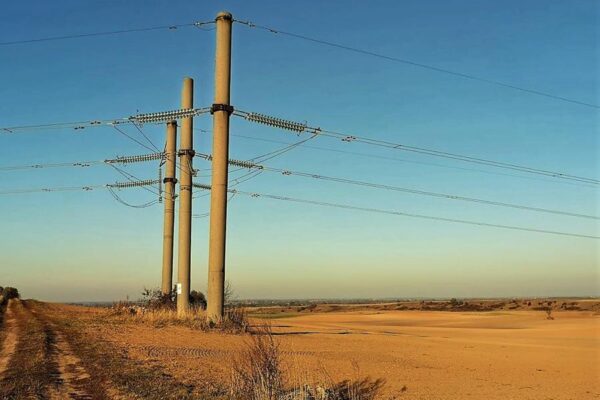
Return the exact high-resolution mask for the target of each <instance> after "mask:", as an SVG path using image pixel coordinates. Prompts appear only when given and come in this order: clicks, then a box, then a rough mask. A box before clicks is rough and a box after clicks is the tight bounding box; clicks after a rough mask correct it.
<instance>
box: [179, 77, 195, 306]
mask: <svg viewBox="0 0 600 400" xmlns="http://www.w3.org/2000/svg"><path fill="white" fill-rule="evenodd" d="M181 108H182V109H190V108H194V81H193V79H192V78H185V79H184V80H183V90H182V93H181ZM193 124H194V119H193V117H188V118H184V119H182V121H181V144H180V146H181V147H180V150H179V170H180V173H179V251H178V260H177V261H178V264H177V279H178V283H177V315H179V316H183V315H185V314H186V313H187V312H188V310H189V306H190V275H191V274H190V263H191V258H192V257H191V256H192V254H191V240H192V173H193V170H192V159H193V157H194V154H195V153H194V143H193V128H194V126H193Z"/></svg>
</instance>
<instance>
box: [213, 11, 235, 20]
mask: <svg viewBox="0 0 600 400" xmlns="http://www.w3.org/2000/svg"><path fill="white" fill-rule="evenodd" d="M220 19H224V20H228V21H231V20H233V15H231V13H230V12H229V11H221V12H220V13H218V14H217V17H216V18H215V21H218V20H220Z"/></svg>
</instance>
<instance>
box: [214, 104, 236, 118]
mask: <svg viewBox="0 0 600 400" xmlns="http://www.w3.org/2000/svg"><path fill="white" fill-rule="evenodd" d="M216 111H226V112H227V114H229V115H231V114H232V113H233V111H234V109H233V106H231V105H229V104H216V103H215V104H213V105H212V106H211V107H210V113H211V114H214V113H215V112H216Z"/></svg>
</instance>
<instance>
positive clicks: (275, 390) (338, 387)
mask: <svg viewBox="0 0 600 400" xmlns="http://www.w3.org/2000/svg"><path fill="white" fill-rule="evenodd" d="M359 372H360V371H359V368H358V366H357V365H355V375H356V376H355V378H353V379H348V380H344V381H342V382H337V383H335V382H334V380H333V379H332V378H331V376H330V375H329V374H328V373H327V371H326V370H325V369H322V370H321V371H318V374H317V376H315V373H314V371H306V370H304V369H301V368H299V367H298V365H297V364H295V365H293V366H292V367H288V368H286V367H285V366H284V364H283V361H282V359H281V350H280V346H279V343H278V342H277V341H276V339H275V337H274V336H273V334H272V331H271V328H270V327H269V326H268V325H267V326H265V327H261V328H260V329H259V330H258V331H256V332H255V333H254V334H253V335H252V336H251V337H250V340H249V341H248V342H247V343H246V348H245V349H244V350H243V351H242V352H241V353H240V355H239V356H238V357H237V358H236V359H235V360H234V362H233V365H232V367H231V381H230V385H229V394H230V397H231V399H233V400H375V399H378V398H379V395H380V393H381V390H382V388H383V387H384V385H385V380H384V379H375V380H373V379H371V378H369V377H362V378H361V377H359Z"/></svg>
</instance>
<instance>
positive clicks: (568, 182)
mask: <svg viewBox="0 0 600 400" xmlns="http://www.w3.org/2000/svg"><path fill="white" fill-rule="evenodd" d="M230 136H235V137H239V138H242V139H247V140H254V141H260V142H266V143H280V144H286V143H288V142H284V141H282V140H274V139H265V138H259V137H254V136H247V135H240V134H231V135H230ZM300 146H301V147H304V148H307V149H314V150H321V151H328V152H332V153H340V154H348V155H353V156H359V157H367V158H373V159H378V160H390V161H396V162H403V163H410V164H419V165H428V166H433V167H438V168H447V169H457V170H462V171H472V172H480V173H484V174H491V175H499V176H510V177H515V178H521V179H532V180H539V181H542V182H558V183H563V184H567V185H575V186H583V187H590V188H594V189H595V187H594V186H591V185H588V184H584V183H579V182H571V181H556V180H550V179H545V178H542V177H537V176H524V175H515V174H506V173H502V172H497V171H488V170H484V169H476V168H465V167H457V166H452V165H444V164H436V163H431V162H425V161H415V160H407V159H403V158H397V157H387V156H383V155H378V154H372V153H363V152H357V151H347V150H339V149H333V148H330V147H321V146H315V145H304V144H301V145H300Z"/></svg>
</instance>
